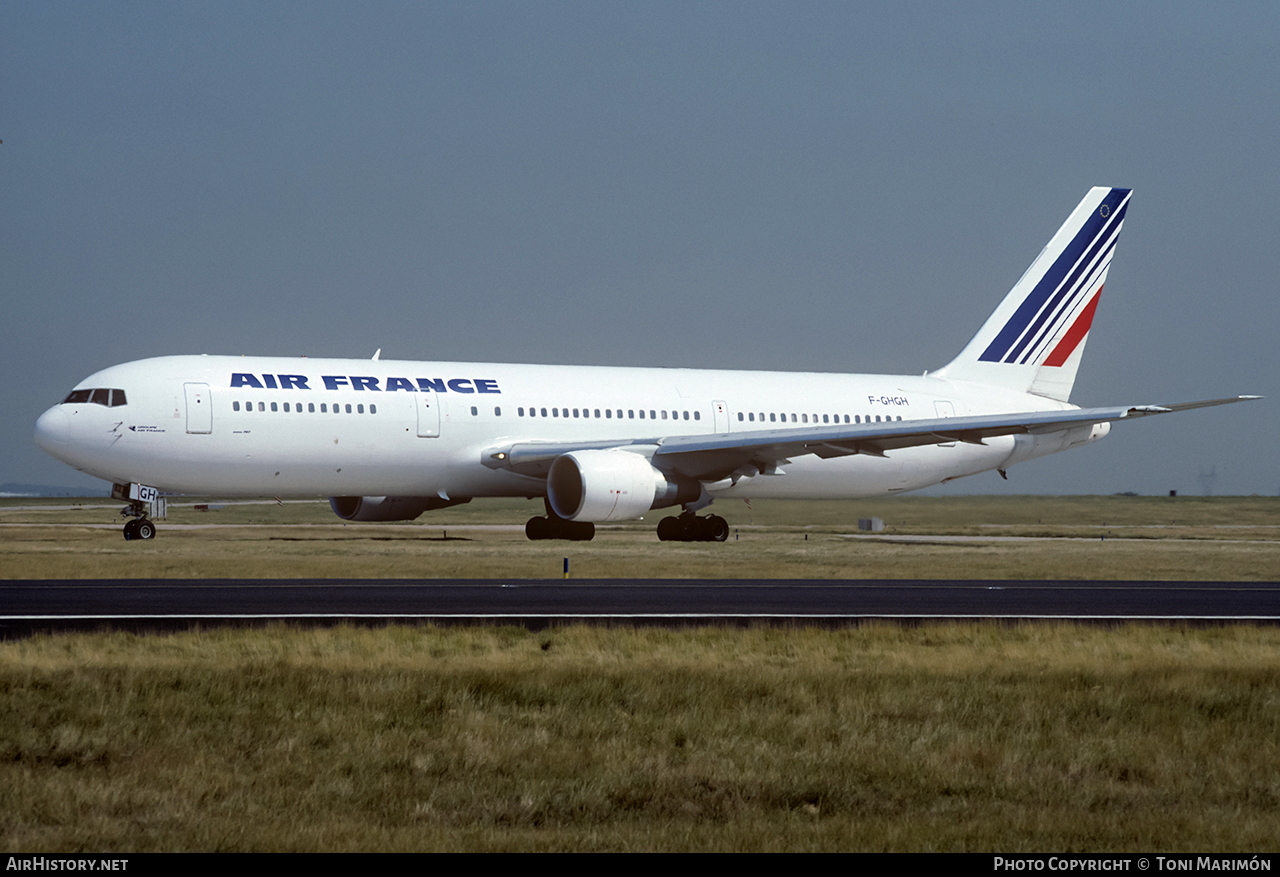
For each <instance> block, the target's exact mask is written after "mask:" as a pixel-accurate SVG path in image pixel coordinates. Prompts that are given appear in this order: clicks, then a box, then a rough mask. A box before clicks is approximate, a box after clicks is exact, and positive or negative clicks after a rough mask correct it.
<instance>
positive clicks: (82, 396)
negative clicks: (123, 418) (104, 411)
mask: <svg viewBox="0 0 1280 877" xmlns="http://www.w3.org/2000/svg"><path fill="white" fill-rule="evenodd" d="M85 402H90V403H92V404H94V405H101V406H103V407H104V408H119V407H120V406H121V405H127V404H129V403H128V401H127V400H126V399H125V396H124V390H116V389H103V388H101V387H98V388H94V389H92V390H72V391H71V394H70V395H69V396H67V398H65V399H63V400H62V404H63V405H66V404H68V403H81V404H83V403H85Z"/></svg>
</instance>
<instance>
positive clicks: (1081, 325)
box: [1044, 287, 1102, 366]
mask: <svg viewBox="0 0 1280 877" xmlns="http://www.w3.org/2000/svg"><path fill="white" fill-rule="evenodd" d="M1100 298H1102V287H1098V292H1097V294H1095V295H1094V297H1093V301H1091V302H1089V303H1088V304H1087V305H1085V308H1084V310H1083V311H1081V312H1080V316H1078V317H1076V321H1075V322H1074V323H1072V324H1071V328H1070V329H1068V330H1067V334H1066V335H1063V336H1062V340H1061V341H1059V342H1058V346H1057V347H1055V348H1053V353H1050V354H1049V358H1048V359H1046V360H1045V361H1044V364H1045V365H1052V366H1061V365H1062V364H1063V363H1064V362H1066V361H1067V358H1068V357H1069V356H1071V354H1072V353H1074V352H1075V349H1076V348H1077V347H1079V346H1080V342H1081V341H1083V340H1084V336H1085V335H1088V334H1089V327H1090V326H1092V325H1093V312H1094V310H1095V309H1096V308H1097V307H1098V299H1100Z"/></svg>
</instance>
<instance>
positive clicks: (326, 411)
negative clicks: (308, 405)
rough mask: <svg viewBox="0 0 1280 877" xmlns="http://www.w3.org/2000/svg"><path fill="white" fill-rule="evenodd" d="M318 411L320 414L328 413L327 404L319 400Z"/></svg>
mask: <svg viewBox="0 0 1280 877" xmlns="http://www.w3.org/2000/svg"><path fill="white" fill-rule="evenodd" d="M320 413H321V414H328V413H329V406H328V405H326V404H325V403H323V402H321V403H320Z"/></svg>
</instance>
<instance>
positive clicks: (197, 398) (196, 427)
mask: <svg viewBox="0 0 1280 877" xmlns="http://www.w3.org/2000/svg"><path fill="white" fill-rule="evenodd" d="M182 388H183V390H184V391H186V395H187V432H189V433H196V434H198V435H208V434H209V433H211V432H213V402H212V400H211V399H210V398H209V385H208V384H183V385H182Z"/></svg>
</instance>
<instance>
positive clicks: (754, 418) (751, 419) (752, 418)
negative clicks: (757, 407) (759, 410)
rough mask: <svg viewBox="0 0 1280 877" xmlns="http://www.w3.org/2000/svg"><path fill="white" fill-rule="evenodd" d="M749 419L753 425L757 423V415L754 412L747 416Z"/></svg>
mask: <svg viewBox="0 0 1280 877" xmlns="http://www.w3.org/2000/svg"><path fill="white" fill-rule="evenodd" d="M747 419H748V420H750V421H751V422H752V423H755V422H756V413H755V412H754V411H752V412H750V413H749V414H748V415H747Z"/></svg>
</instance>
